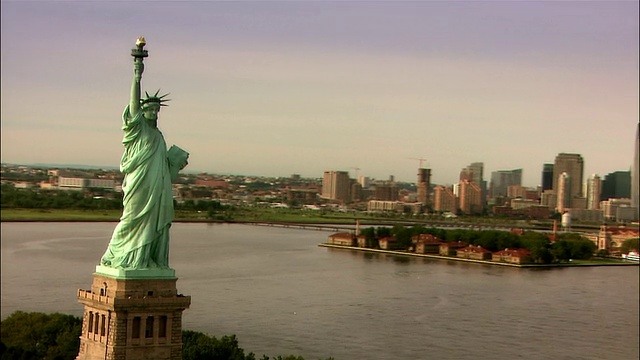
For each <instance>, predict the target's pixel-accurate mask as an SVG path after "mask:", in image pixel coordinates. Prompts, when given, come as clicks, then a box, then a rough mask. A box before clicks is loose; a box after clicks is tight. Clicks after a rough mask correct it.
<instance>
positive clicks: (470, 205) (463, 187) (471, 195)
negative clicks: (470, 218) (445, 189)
mask: <svg viewBox="0 0 640 360" xmlns="http://www.w3.org/2000/svg"><path fill="white" fill-rule="evenodd" d="M459 191H460V197H459V203H460V210H461V211H462V213H463V214H480V213H481V212H482V209H483V203H482V189H480V186H478V184H476V183H475V182H470V181H468V180H461V181H460V190H459Z"/></svg>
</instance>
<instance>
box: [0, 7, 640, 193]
mask: <svg viewBox="0 0 640 360" xmlns="http://www.w3.org/2000/svg"><path fill="white" fill-rule="evenodd" d="M0 10H1V11H0V14H1V15H0V16H1V42H0V46H1V67H0V70H1V76H0V81H1V125H2V131H1V135H2V138H1V140H2V141H1V161H2V162H4V163H14V164H36V163H54V164H82V165H92V166H105V167H112V166H113V167H116V166H118V163H119V161H120V157H121V156H122V152H123V147H122V143H121V141H122V130H121V122H122V118H121V116H122V111H123V109H124V107H125V106H126V105H127V103H128V101H129V92H130V87H131V81H132V75H133V70H132V69H133V67H132V57H131V55H130V49H131V48H133V47H134V44H135V41H136V38H137V37H138V36H141V35H142V36H144V37H145V38H146V40H147V46H146V49H147V50H148V51H149V57H148V58H146V59H145V72H144V75H143V80H142V86H143V89H144V90H147V91H149V92H152V91H153V92H155V91H156V90H158V89H160V90H161V92H162V93H164V92H169V93H170V94H171V95H170V96H169V97H170V98H171V99H172V101H171V102H170V106H168V107H166V108H163V109H162V111H161V112H160V117H159V128H160V129H161V130H162V132H163V134H164V135H165V138H166V141H167V144H168V146H171V144H176V145H178V146H180V147H181V148H183V149H185V150H187V151H188V152H189V153H190V158H189V166H188V167H187V168H186V169H185V170H189V171H192V172H193V171H199V172H208V173H215V174H235V175H258V176H280V177H288V176H290V175H292V174H300V175H301V176H303V177H322V174H323V172H324V171H328V170H343V171H349V172H350V174H351V176H352V177H355V176H368V177H371V178H375V179H380V180H386V179H388V178H389V176H391V175H393V176H394V177H395V179H396V180H398V181H407V182H415V181H416V179H417V169H418V167H419V166H424V167H427V168H430V169H432V178H431V180H432V183H435V184H443V185H444V184H451V183H454V182H457V180H458V178H459V173H460V170H461V169H462V168H464V167H466V166H468V165H469V164H471V163H473V162H483V163H484V178H485V180H487V181H488V180H489V179H490V176H491V172H493V171H498V170H511V169H523V185H525V186H537V185H540V183H541V172H542V167H543V164H544V163H553V161H554V158H555V156H556V155H557V154H558V153H561V152H569V153H579V154H582V156H583V158H584V161H585V178H586V177H588V176H589V175H591V174H599V175H600V176H604V175H606V174H608V173H610V172H614V171H620V170H623V171H626V170H629V169H630V167H631V164H632V161H633V150H634V146H635V145H634V135H635V131H636V127H637V124H638V121H639V119H640V117H639V114H638V109H639V104H638V98H639V91H638V87H639V86H638V85H639V81H638V78H639V73H638V72H639V71H638V68H639V61H638V54H639V46H638V44H639V40H640V37H639V31H638V29H639V25H638V19H639V17H638V10H639V9H638V2H637V1H603V2H598V1H393V2H391V1H389V2H386V1H5V0H2V2H1V9H0ZM420 159H424V160H420Z"/></svg>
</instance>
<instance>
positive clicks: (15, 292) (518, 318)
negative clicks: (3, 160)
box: [1, 223, 639, 360]
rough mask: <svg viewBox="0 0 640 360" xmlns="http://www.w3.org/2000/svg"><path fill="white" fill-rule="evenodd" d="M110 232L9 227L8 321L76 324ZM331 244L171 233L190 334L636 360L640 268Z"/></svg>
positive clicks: (198, 229) (327, 346) (275, 349)
mask: <svg viewBox="0 0 640 360" xmlns="http://www.w3.org/2000/svg"><path fill="white" fill-rule="evenodd" d="M114 227H115V223H3V224H2V238H1V244H2V248H1V250H2V282H1V286H2V292H1V296H2V298H1V300H2V307H1V310H2V318H5V317H7V316H8V315H9V314H11V313H12V312H13V311H15V310H24V311H42V312H54V311H59V312H64V313H69V314H74V315H78V316H80V315H81V314H82V310H83V308H82V306H81V305H80V304H79V303H78V302H77V300H76V291H77V289H78V288H85V289H86V288H89V287H90V286H91V281H92V277H91V274H92V272H93V271H94V270H95V265H96V264H97V262H98V260H99V259H100V257H101V256H102V253H103V252H104V250H105V248H106V246H107V243H108V241H109V238H110V236H111V232H112V231H113V228H114ZM329 234H330V233H327V232H320V231H308V230H293V229H281V228H271V227H254V226H247V225H208V224H174V226H173V229H172V243H171V260H170V261H171V266H172V267H173V268H175V269H176V273H177V275H178V278H179V280H178V291H179V292H181V293H183V294H187V295H191V296H192V304H191V308H190V309H188V310H186V311H185V312H184V317H183V320H184V325H183V326H184V328H185V329H190V330H197V331H203V332H206V333H209V334H211V335H215V336H222V335H228V334H236V335H237V336H238V338H239V340H240V345H241V346H242V347H243V348H244V349H245V350H246V351H252V352H254V353H256V354H258V355H262V354H267V355H270V356H274V355H284V354H296V355H302V356H304V357H305V358H306V359H308V360H316V359H319V358H326V357H328V356H333V357H335V358H336V360H344V359H638V355H639V345H638V342H639V340H638V337H639V331H638V328H639V321H638V316H639V310H638V306H639V295H638V279H639V276H638V274H639V271H638V267H590V268H558V269H547V270H530V269H513V268H504V267H495V266H489V265H477V264H467V263H458V262H448V261H435V260H428V259H417V258H404V257H395V256H387V255H383V254H365V253H361V252H352V251H346V250H335V249H328V248H322V247H318V246H317V244H318V243H320V242H324V241H326V238H327V236H328V235H329Z"/></svg>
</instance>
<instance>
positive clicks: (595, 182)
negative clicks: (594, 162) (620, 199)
mask: <svg viewBox="0 0 640 360" xmlns="http://www.w3.org/2000/svg"><path fill="white" fill-rule="evenodd" d="M601 188H602V182H601V181H600V176H598V175H597V174H593V175H591V177H590V178H589V180H587V209H589V210H598V209H600V190H601Z"/></svg>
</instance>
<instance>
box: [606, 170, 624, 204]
mask: <svg viewBox="0 0 640 360" xmlns="http://www.w3.org/2000/svg"><path fill="white" fill-rule="evenodd" d="M629 198H631V171H614V172H612V173H609V174H607V175H605V176H604V179H603V180H602V192H601V193H600V200H608V199H629Z"/></svg>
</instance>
